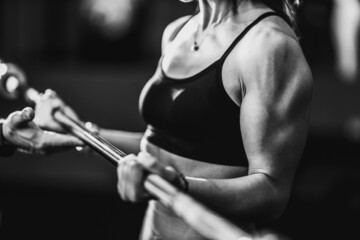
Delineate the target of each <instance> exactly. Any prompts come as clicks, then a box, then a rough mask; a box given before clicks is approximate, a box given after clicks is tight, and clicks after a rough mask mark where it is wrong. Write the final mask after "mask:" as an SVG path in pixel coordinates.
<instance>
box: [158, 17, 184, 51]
mask: <svg viewBox="0 0 360 240" xmlns="http://www.w3.org/2000/svg"><path fill="white" fill-rule="evenodd" d="M190 17H191V16H190V15H187V16H183V17H180V18H178V19H176V20H174V21H172V22H171V23H169V24H168V25H167V26H166V28H165V30H164V32H163V35H162V42H161V47H162V49H164V48H165V46H166V45H167V44H168V43H169V41H170V39H171V38H172V36H173V35H174V33H175V32H176V31H177V30H178V29H179V28H180V27H181V26H182V25H183V24H184V23H185V22H186V21H187V20H189V18H190Z"/></svg>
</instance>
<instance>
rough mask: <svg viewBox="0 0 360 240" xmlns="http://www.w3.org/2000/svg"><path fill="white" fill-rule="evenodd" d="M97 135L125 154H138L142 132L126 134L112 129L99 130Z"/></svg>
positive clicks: (126, 132)
mask: <svg viewBox="0 0 360 240" xmlns="http://www.w3.org/2000/svg"><path fill="white" fill-rule="evenodd" d="M99 134H100V136H101V137H103V138H105V139H106V140H107V141H109V142H110V143H111V144H113V145H114V146H116V147H117V148H119V149H120V150H121V151H123V152H125V153H126V154H131V153H133V154H138V153H139V152H140V141H141V138H142V136H143V133H142V132H128V131H121V130H113V129H103V128H102V129H100V130H99Z"/></svg>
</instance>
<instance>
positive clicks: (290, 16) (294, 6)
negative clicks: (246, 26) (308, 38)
mask: <svg viewBox="0 0 360 240" xmlns="http://www.w3.org/2000/svg"><path fill="white" fill-rule="evenodd" d="M228 1H230V2H231V3H232V4H233V5H234V6H236V5H237V4H238V2H239V0H228ZM254 1H262V2H263V3H265V4H266V5H267V6H268V7H270V8H271V9H272V10H274V11H275V12H277V13H278V14H280V15H281V16H282V17H283V18H284V19H285V21H286V22H287V23H288V24H289V25H290V26H291V27H292V28H293V29H294V31H295V33H296V34H297V35H299V31H298V30H299V29H298V25H297V18H296V14H297V10H298V8H299V7H300V5H301V3H302V0H254ZM233 10H234V11H235V12H236V11H237V9H236V8H234V9H233ZM198 11H199V6H197V8H196V11H195V12H196V13H197V12H198Z"/></svg>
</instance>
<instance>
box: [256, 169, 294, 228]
mask: <svg viewBox="0 0 360 240" xmlns="http://www.w3.org/2000/svg"><path fill="white" fill-rule="evenodd" d="M261 175H262V178H263V179H262V180H263V184H262V187H261V190H260V191H259V192H260V193H259V194H257V195H256V200H255V199H254V200H255V201H254V202H256V203H257V204H255V205H254V211H252V213H253V214H251V215H252V217H251V218H252V219H251V220H252V222H254V223H268V222H273V221H276V220H278V219H279V218H280V217H281V216H282V215H283V213H284V211H285V209H286V207H287V204H288V201H289V196H290V188H289V187H288V186H287V185H281V184H279V182H278V181H275V180H274V179H273V178H271V177H270V176H269V175H267V174H261Z"/></svg>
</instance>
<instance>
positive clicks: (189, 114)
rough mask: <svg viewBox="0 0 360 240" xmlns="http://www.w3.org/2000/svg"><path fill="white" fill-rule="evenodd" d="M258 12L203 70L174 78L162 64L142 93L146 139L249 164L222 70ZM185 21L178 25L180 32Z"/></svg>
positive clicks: (180, 151)
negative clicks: (215, 59)
mask: <svg viewBox="0 0 360 240" xmlns="http://www.w3.org/2000/svg"><path fill="white" fill-rule="evenodd" d="M273 15H278V14H277V13H275V12H267V13H264V14H262V15H261V16H259V17H258V18H257V19H256V20H254V21H253V22H252V23H251V24H250V25H249V26H247V27H246V28H245V29H244V30H243V31H242V32H241V33H240V35H239V36H238V37H237V38H236V39H235V40H234V42H233V43H232V44H231V45H230V47H229V48H228V49H227V50H226V51H225V53H224V54H223V55H222V56H221V58H220V59H218V60H217V61H215V62H214V63H212V64H211V65H210V66H208V67H207V68H205V69H204V70H202V71H201V72H199V73H197V74H195V75H193V76H191V77H188V78H184V79H172V78H170V77H168V76H166V74H165V72H164V71H163V69H162V67H161V66H162V57H161V59H160V61H159V64H158V68H157V70H156V72H155V74H154V75H153V77H152V78H151V79H150V80H149V82H148V83H147V84H146V85H145V87H144V89H143V91H142V93H141V96H140V113H141V115H142V116H143V118H144V120H145V122H146V123H148V129H147V131H146V134H145V137H146V138H147V140H148V141H149V142H151V143H153V144H155V145H157V146H159V147H161V148H163V149H165V150H167V151H169V152H172V153H175V154H177V155H180V156H183V157H187V158H191V159H195V160H199V161H203V162H209V163H215V164H221V165H230V166H248V162H247V157H246V153H245V150H244V147H243V141H242V136H241V131H240V120H239V117H240V107H239V106H237V105H236V104H235V103H234V102H233V100H232V99H231V98H230V97H229V96H228V94H227V93H226V91H225V89H224V86H223V83H222V77H221V72H222V68H223V63H224V61H225V59H226V57H227V56H228V55H229V53H230V52H231V51H232V49H233V48H234V47H235V46H236V44H237V43H238V42H239V41H240V40H241V39H242V38H243V37H244V36H245V34H246V33H247V32H248V31H249V30H250V29H251V28H252V27H253V26H255V25H256V24H257V23H258V22H260V21H261V20H262V19H264V18H266V17H268V16H273ZM185 24H186V22H185V23H184V24H183V25H182V26H181V27H180V28H179V29H178V31H177V32H176V33H175V36H174V37H176V35H177V33H178V32H179V31H180V29H181V28H182V27H183V26H184V25H185Z"/></svg>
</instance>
